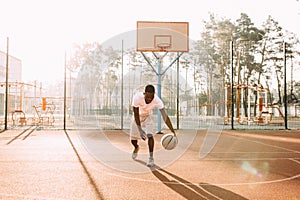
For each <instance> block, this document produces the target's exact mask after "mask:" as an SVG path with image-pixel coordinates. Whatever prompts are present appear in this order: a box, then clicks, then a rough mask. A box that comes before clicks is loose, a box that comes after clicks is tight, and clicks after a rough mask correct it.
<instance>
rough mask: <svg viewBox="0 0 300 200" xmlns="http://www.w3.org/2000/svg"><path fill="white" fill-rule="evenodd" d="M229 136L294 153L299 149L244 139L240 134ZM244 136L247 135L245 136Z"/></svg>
mask: <svg viewBox="0 0 300 200" xmlns="http://www.w3.org/2000/svg"><path fill="white" fill-rule="evenodd" d="M231 136H233V137H236V138H239V139H242V140H247V141H250V142H254V143H257V144H262V145H265V146H270V147H274V148H277V149H283V150H286V151H290V152H294V153H299V151H296V150H293V149H288V148H284V147H280V146H277V145H272V144H266V143H264V142H259V141H254V140H250V139H245V138H241V136H236V135H231ZM246 137H248V136H246ZM253 138H255V137H253Z"/></svg>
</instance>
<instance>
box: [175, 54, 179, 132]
mask: <svg viewBox="0 0 300 200" xmlns="http://www.w3.org/2000/svg"><path fill="white" fill-rule="evenodd" d="M177 56H178V54H177ZM176 80H177V83H176V88H177V91H176V92H177V95H176V118H177V121H176V122H177V130H178V129H179V59H177V78H176Z"/></svg>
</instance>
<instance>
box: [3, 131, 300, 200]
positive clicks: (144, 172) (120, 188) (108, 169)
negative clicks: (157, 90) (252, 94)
mask: <svg viewBox="0 0 300 200" xmlns="http://www.w3.org/2000/svg"><path fill="white" fill-rule="evenodd" d="M161 136H162V135H156V136H155V139H156V146H155V162H156V166H155V167H153V168H148V167H146V165H145V163H146V161H147V157H148V155H147V146H146V143H145V142H140V145H141V150H140V152H139V156H138V159H137V160H136V161H134V160H132V159H131V151H132V147H131V145H130V143H129V138H128V131H63V130H58V131H53V130H51V131H48V130H35V129H32V128H31V129H28V130H24V131H23V130H8V131H4V132H1V133H0V180H1V181H0V199H5V200H6V199H8V200H10V199H22V200H23V199H78V200H79V199H80V200H85V199H86V200H93V199H118V200H119V199H124V200H125V199H146V200H147V199H172V200H176V199H200V200H201V199H217V200H218V199H228V200H233V199H238V200H243V199H291V200H294V199H300V192H299V191H300V132H299V131H277V130H274V131H260V132H259V133H257V131H223V132H221V131H217V130H216V131H211V132H208V133H207V132H206V131H198V132H195V131H179V132H178V137H179V141H180V143H179V145H178V147H177V148H176V150H173V151H165V150H163V149H161V147H160V144H159V139H160V138H161Z"/></svg>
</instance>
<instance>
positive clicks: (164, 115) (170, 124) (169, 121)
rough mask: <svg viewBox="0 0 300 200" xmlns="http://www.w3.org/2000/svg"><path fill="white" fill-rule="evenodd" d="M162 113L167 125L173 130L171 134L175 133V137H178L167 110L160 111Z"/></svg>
mask: <svg viewBox="0 0 300 200" xmlns="http://www.w3.org/2000/svg"><path fill="white" fill-rule="evenodd" d="M160 113H161V115H162V117H163V119H164V121H165V123H166V124H167V126H168V127H169V129H170V130H171V132H172V133H174V135H176V134H175V131H174V128H173V125H172V122H171V120H170V118H169V116H168V115H167V113H166V111H165V109H164V108H162V109H160Z"/></svg>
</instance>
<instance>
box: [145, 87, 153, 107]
mask: <svg viewBox="0 0 300 200" xmlns="http://www.w3.org/2000/svg"><path fill="white" fill-rule="evenodd" d="M154 94H155V88H154V86H153V85H147V86H146V87H145V93H144V96H145V102H146V104H149V103H151V101H152V100H153V99H154Z"/></svg>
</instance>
